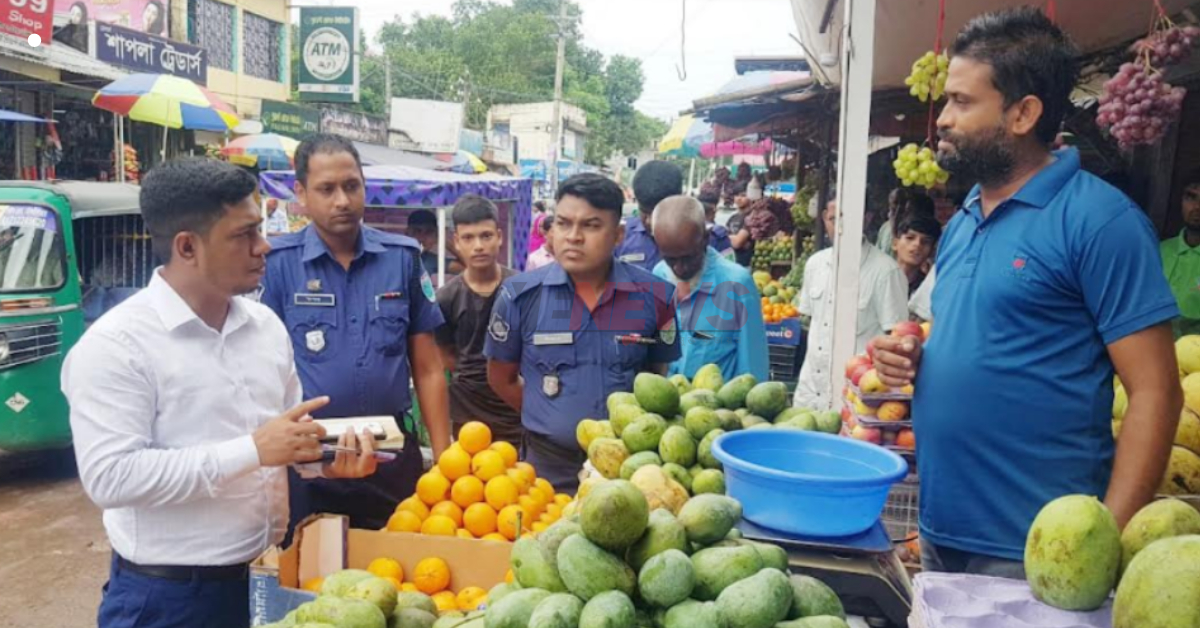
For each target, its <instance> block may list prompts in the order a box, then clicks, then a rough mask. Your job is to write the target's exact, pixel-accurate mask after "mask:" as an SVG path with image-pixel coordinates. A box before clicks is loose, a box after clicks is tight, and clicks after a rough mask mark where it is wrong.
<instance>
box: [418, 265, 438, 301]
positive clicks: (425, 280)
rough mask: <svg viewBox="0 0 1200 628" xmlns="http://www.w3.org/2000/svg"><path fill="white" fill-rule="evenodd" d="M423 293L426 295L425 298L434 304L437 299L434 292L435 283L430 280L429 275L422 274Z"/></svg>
mask: <svg viewBox="0 0 1200 628" xmlns="http://www.w3.org/2000/svg"><path fill="white" fill-rule="evenodd" d="M421 292H424V293H425V298H426V299H429V301H430V302H431V303H432V302H433V301H435V300H436V299H437V295H436V294H435V293H434V291H433V281H432V280H431V279H430V278H429V273H427V272H422V273H421Z"/></svg>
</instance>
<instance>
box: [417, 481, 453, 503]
mask: <svg viewBox="0 0 1200 628" xmlns="http://www.w3.org/2000/svg"><path fill="white" fill-rule="evenodd" d="M449 491H450V480H447V479H446V478H444V477H442V476H440V475H433V474H430V473H426V474H425V475H422V476H421V479H419V480H417V497H418V498H419V499H420V500H421V501H422V502H424V503H425V505H426V506H432V505H434V504H436V503H438V502H443V501H446V494H447V493H448V492H449Z"/></svg>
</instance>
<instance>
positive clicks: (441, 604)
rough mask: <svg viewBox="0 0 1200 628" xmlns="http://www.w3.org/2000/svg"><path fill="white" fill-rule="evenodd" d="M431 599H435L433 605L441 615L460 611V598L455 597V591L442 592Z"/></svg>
mask: <svg viewBox="0 0 1200 628" xmlns="http://www.w3.org/2000/svg"><path fill="white" fill-rule="evenodd" d="M430 597H432V598H433V603H434V605H435V606H437V609H438V612H439V613H445V612H446V611H456V610H458V597H456V596H455V595H454V592H453V591H442V592H440V593H435V594H433V595H431V596H430Z"/></svg>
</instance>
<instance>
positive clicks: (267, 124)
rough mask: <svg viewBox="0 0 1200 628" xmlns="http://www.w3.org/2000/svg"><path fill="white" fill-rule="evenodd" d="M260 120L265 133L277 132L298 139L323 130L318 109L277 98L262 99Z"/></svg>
mask: <svg viewBox="0 0 1200 628" xmlns="http://www.w3.org/2000/svg"><path fill="white" fill-rule="evenodd" d="M259 120H260V121H261V122H262V125H263V133H277V134H279V135H285V136H287V137H290V138H292V139H296V140H303V139H304V138H306V137H308V136H309V135H314V134H316V133H319V132H320V131H321V114H320V112H318V111H317V110H316V109H309V108H308V107H300V106H297V105H293V104H290V103H286V102H279V101H277V100H264V101H262V112H261V113H260V115H259Z"/></svg>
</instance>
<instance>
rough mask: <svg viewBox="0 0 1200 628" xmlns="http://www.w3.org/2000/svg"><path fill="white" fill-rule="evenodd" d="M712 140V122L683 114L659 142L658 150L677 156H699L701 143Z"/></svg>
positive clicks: (664, 153)
mask: <svg viewBox="0 0 1200 628" xmlns="http://www.w3.org/2000/svg"><path fill="white" fill-rule="evenodd" d="M712 140H713V133H712V125H711V124H709V123H707V122H705V121H703V120H697V119H696V118H695V116H683V117H682V118H680V119H678V120H676V121H675V124H673V125H671V130H670V131H667V134H666V135H664V136H663V138H662V140H660V141H659V142H658V152H659V153H660V154H663V155H674V156H676V157H699V156H700V147H701V145H703V144H704V143H705V142H711V141H712Z"/></svg>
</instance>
